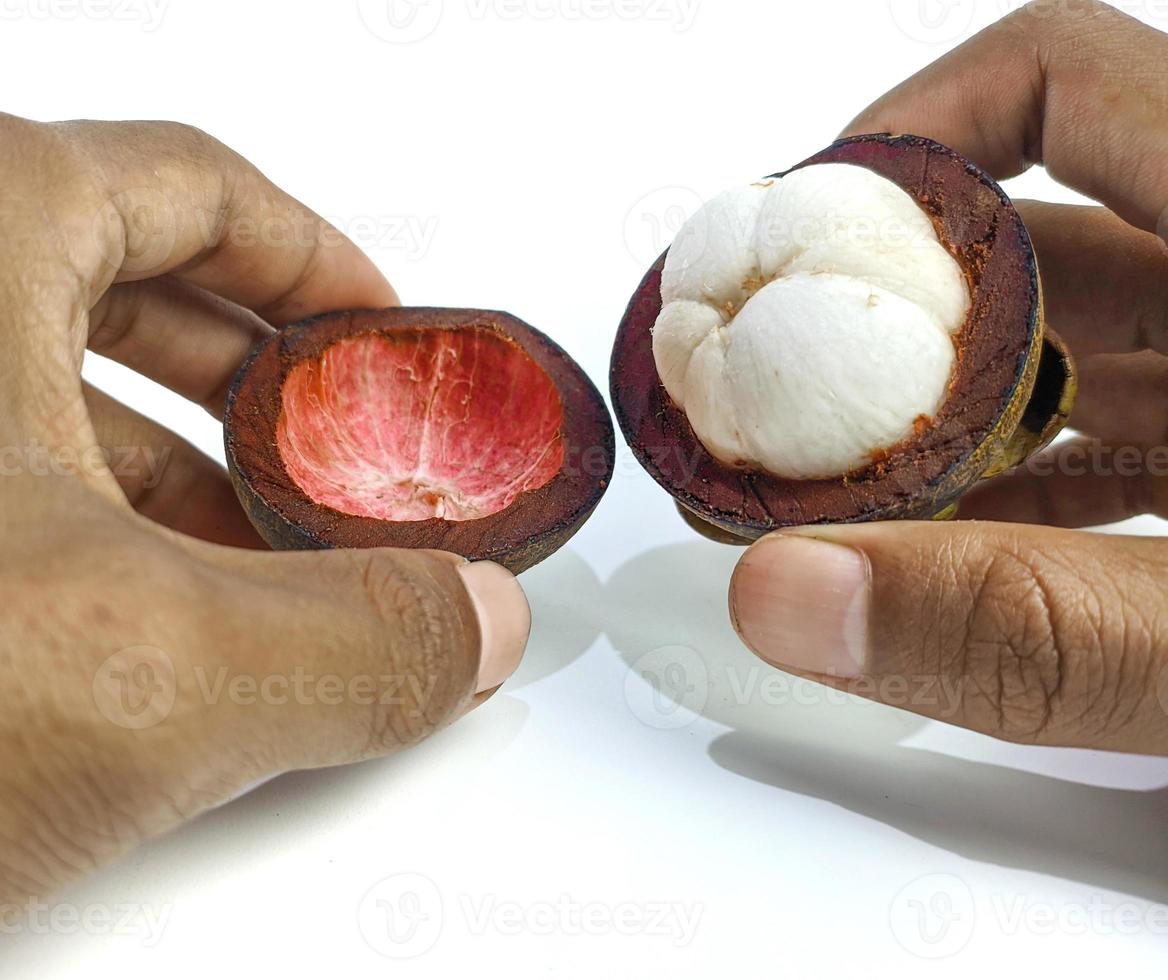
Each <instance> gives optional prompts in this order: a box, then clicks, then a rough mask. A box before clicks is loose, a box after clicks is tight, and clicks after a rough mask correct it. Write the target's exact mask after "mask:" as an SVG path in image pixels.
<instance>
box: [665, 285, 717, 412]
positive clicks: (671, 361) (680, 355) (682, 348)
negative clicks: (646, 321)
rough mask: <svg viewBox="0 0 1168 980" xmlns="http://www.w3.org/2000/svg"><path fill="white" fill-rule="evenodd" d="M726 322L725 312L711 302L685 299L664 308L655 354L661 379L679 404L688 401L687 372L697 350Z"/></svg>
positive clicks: (670, 395) (671, 396)
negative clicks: (686, 391) (686, 393)
mask: <svg viewBox="0 0 1168 980" xmlns="http://www.w3.org/2000/svg"><path fill="white" fill-rule="evenodd" d="M725 324H726V317H725V315H724V314H722V313H720V312H718V310H716V309H714V307H712V306H710V305H709V304H708V303H696V302H694V301H693V300H681V301H679V302H676V303H670V304H669V305H668V306H666V307H664V308H663V309H662V310H661V316H660V318H659V319H658V320H657V328H656V329H655V330H654V331H653V357H654V359H655V360H656V362H657V372H658V374H659V375H660V376H661V383H662V384H663V385H665V390H666V391H668V392H669V397H670V398H672V399H673V400H674V401H675V402H677V404H679V405H684V404H685V401H686V395H685V376H686V374H687V373H688V371H689V365H690V361H692V360H693V357H694V353H695V351H697V349H698V346H699V345H700V344H701V342H702V341H703V340H705V339H706V337H707V336H709V335H711V334H716V333H717V331H718V330H719V329H720V328H721V327H723V326H725Z"/></svg>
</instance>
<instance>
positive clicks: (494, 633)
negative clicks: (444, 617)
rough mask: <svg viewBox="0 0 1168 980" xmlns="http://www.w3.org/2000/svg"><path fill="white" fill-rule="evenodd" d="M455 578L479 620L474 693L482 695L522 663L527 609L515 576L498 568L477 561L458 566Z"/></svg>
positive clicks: (528, 616) (527, 627)
mask: <svg viewBox="0 0 1168 980" xmlns="http://www.w3.org/2000/svg"><path fill="white" fill-rule="evenodd" d="M458 574H459V575H461V576H462V581H463V584H464V585H465V586H466V591H467V592H469V593H470V597H471V600H472V601H473V602H474V607H475V613H476V614H477V615H478V618H479V632H480V633H481V634H482V652H481V653H480V654H479V680H478V686H477V687H476V688H475V693H476V694H482V693H483V692H484V691H493V690H494V689H495V688H496V687H498V686H499V685H500V684H502V683H503V682H504V681H505V680H507V678H508V677H510V676H511V675H512V674H514V673H515V670H516V668H517V667H518V666H519V661H520V660H522V659H523V651H524V649H525V648H526V647H527V637H528V635H529V634H530V633H531V608H530V607H529V606H528V605H527V596H525V595H524V594H523V589H522V588H521V587H520V585H519V583H518V582H517V581H516V580H515V576H514V575H512V574H511V573H510V572H509V571H507V569H505V568H503V566H501V565H496V564H495V563H494V562H490V561H477V562H474V563H473V564H468V565H462V566H460V567H459V569H458Z"/></svg>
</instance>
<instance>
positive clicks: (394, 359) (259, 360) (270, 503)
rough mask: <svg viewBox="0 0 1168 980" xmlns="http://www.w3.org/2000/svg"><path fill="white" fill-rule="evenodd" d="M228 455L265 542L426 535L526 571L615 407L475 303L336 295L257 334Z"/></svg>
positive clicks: (585, 490)
mask: <svg viewBox="0 0 1168 980" xmlns="http://www.w3.org/2000/svg"><path fill="white" fill-rule="evenodd" d="M224 435H225V443H226V451H227V465H228V468H229V470H230V472H231V478H232V481H233V482H234V484H235V489H236V492H237V494H238V495H239V499H240V501H241V502H242V503H243V506H244V509H245V510H246V511H247V514H248V516H249V518H250V519H251V521H252V523H253V524H254V525H255V527H256V529H257V530H258V531H259V533H260V534H261V536H262V537H263V538H264V540H265V541H267V543H268V544H270V545H271V546H272V547H274V548H280V549H290V548H379V547H396V548H432V549H438V550H442V551H450V552H454V553H456V554H459V555H462V556H463V557H465V558H468V559H470V560H474V561H477V560H489V561H495V562H498V563H499V564H501V565H504V566H505V567H507V568H508V569H510V570H511V571H512V572H515V573H519V572H521V571H524V570H526V569H528V568H530V567H531V566H532V565H535V564H536V563H537V562H540V561H542V560H543V559H545V558H547V557H548V556H549V555H551V554H552V553H553V552H554V551H556V550H557V549H558V548H560V547H561V546H562V545H563V544H564V543H565V542H567V540H568V539H569V538H570V537H572V535H573V534H575V533H576V531H578V530H579V529H580V527H581V526H582V525H583V523H584V522H585V520H587V518H588V516H589V515H590V514H591V513H592V511H593V509H594V508H595V507H596V505H597V503H599V501H600V498H601V497H602V496H603V494H604V491H605V489H606V488H607V486H608V484H609V481H610V480H611V478H612V471H613V466H614V460H615V453H614V437H613V429H612V423H611V421H610V418H609V414H608V410H607V409H606V407H605V405H604V401H603V399H602V398H601V396H600V394H599V392H597V390H596V388H595V386H594V385H593V384H592V383H591V382H590V381H589V380H588V377H587V376H586V375H585V374H584V372H583V371H582V370H581V368H580V367H579V366H578V365H577V364H576V363H575V362H574V361H572V359H571V358H570V357H568V355H567V354H566V353H564V351H563V350H561V349H560V348H559V347H558V346H557V345H556V344H555V343H553V342H552V341H551V340H550V339H549V338H547V337H546V336H544V335H543V334H542V333H540V332H539V331H538V330H536V329H535V328H534V327H530V326H528V325H527V324H526V323H523V322H522V321H520V320H517V319H516V318H515V317H513V316H510V315H508V314H506V313H495V312H486V311H482V310H452V309H422V308H414V309H402V308H398V309H387V310H370V311H356V312H342V313H330V314H327V315H325V316H320V317H316V318H313V319H310V320H306V321H304V322H303V323H298V324H296V325H294V326H290V327H287V328H285V329H284V330H281V331H279V332H278V333H275V334H273V335H272V336H271V337H269V338H267V339H266V340H265V341H264V342H262V343H261V344H260V345H258V346H257V347H256V349H255V350H254V351H252V353H251V354H250V355H249V357H248V359H247V360H246V361H245V362H244V364H243V366H242V367H241V368H240V370H239V373H238V374H237V375H236V377H235V380H234V382H233V384H232V386H231V389H230V392H229V395H228V400H227V410H226V415H225V418H224Z"/></svg>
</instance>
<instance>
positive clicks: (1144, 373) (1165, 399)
mask: <svg viewBox="0 0 1168 980" xmlns="http://www.w3.org/2000/svg"><path fill="white" fill-rule="evenodd" d="M1075 428H1077V429H1079V430H1080V431H1082V432H1088V433H1090V434H1091V435H1094V436H1098V437H1099V438H1101V439H1105V440H1107V441H1109V442H1115V443H1121V442H1129V443H1133V442H1134V443H1138V444H1142V445H1147V446H1159V445H1164V444H1165V440H1166V439H1168V358H1166V357H1163V356H1161V355H1160V354H1155V353H1152V352H1151V351H1145V352H1144V353H1142V354H1100V355H1098V356H1096V357H1089V358H1087V359H1086V360H1084V361H1081V362H1080V364H1079V394H1078V397H1077V398H1076V400H1075Z"/></svg>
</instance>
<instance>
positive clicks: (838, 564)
mask: <svg viewBox="0 0 1168 980" xmlns="http://www.w3.org/2000/svg"><path fill="white" fill-rule="evenodd" d="M868 596H869V566H868V559H867V558H866V557H865V556H864V555H863V554H862V553H861V552H859V551H856V550H855V549H854V548H848V547H846V546H845V545H840V544H832V543H830V542H827V541H820V540H817V539H815V538H808V537H804V536H802V535H798V534H777V535H773V536H772V537H769V538H764V539H763V540H762V541H760V542H759V543H758V544H756V545H754V546H753V547H752V548H751V549H750V550H749V551H748V552H747V553H746V554H745V555H744V556H743V557H742V560H741V561H740V562H739V564H738V568H737V569H736V570H735V572H734V579H733V581H732V582H731V584H730V615H731V617H732V618H733V620H734V628H735V629H736V630H738V634H739V636H741V637H742V640H743V642H744V643H745V644H746V645H747V646H748V647H750V649H751V650H753V651H754V652H755V653H756V654H758V656H760V657H761V658H762V659H763V660H766V661H767V662H768V663H771V664H774V665H775V666H776V667H790V668H793V669H795V670H797V671H802V672H805V673H814V674H825V675H828V676H834V677H845V678H847V677H859V676H860V675H861V674H862V673H863V670H864V660H865V654H866V650H867V645H868V606H869V601H868Z"/></svg>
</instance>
